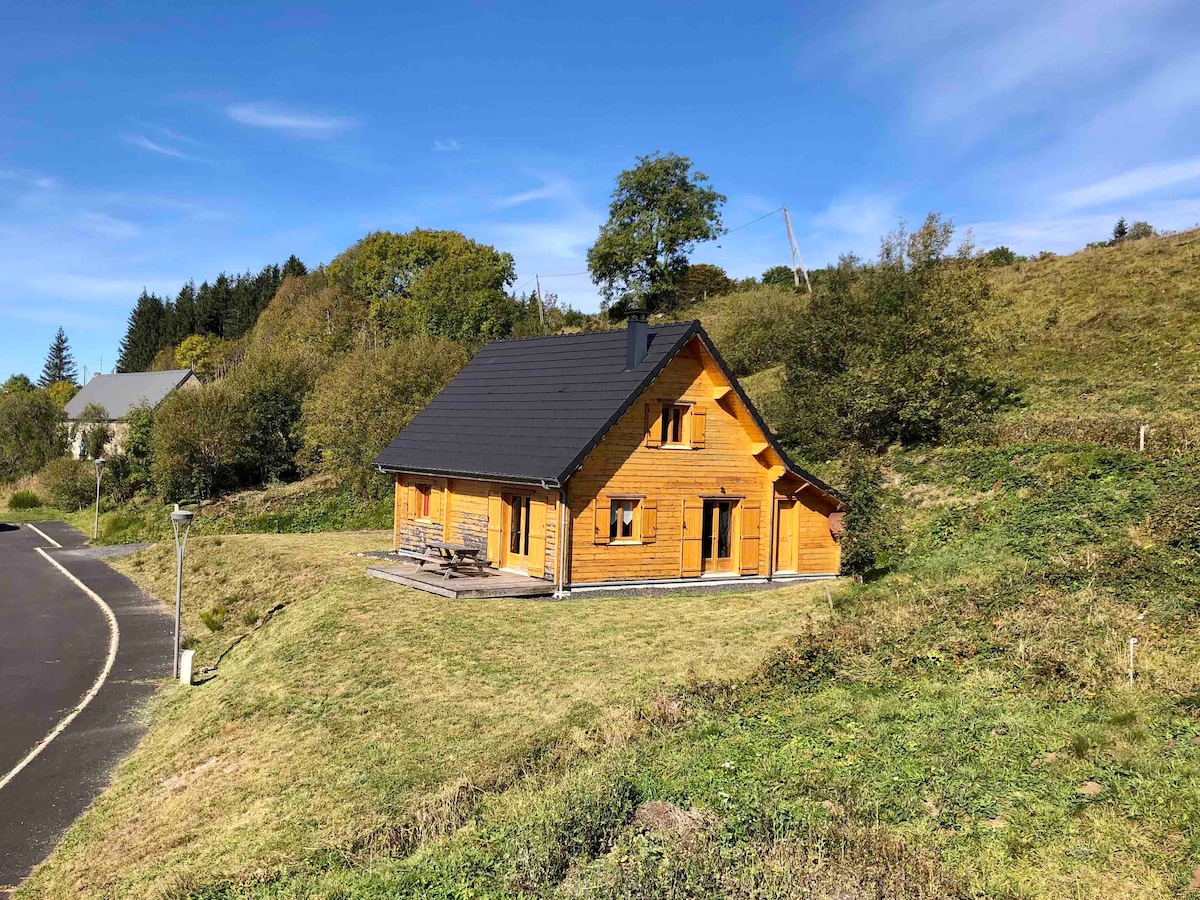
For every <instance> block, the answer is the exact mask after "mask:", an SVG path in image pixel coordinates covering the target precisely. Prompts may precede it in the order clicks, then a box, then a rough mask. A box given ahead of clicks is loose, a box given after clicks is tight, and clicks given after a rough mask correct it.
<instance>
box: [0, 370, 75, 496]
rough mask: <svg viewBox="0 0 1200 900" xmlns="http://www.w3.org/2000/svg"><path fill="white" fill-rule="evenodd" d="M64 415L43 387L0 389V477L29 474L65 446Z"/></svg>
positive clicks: (60, 453)
mask: <svg viewBox="0 0 1200 900" xmlns="http://www.w3.org/2000/svg"><path fill="white" fill-rule="evenodd" d="M64 421H65V417H64V415H63V411H62V407H60V406H58V405H57V404H56V403H55V402H54V401H53V400H51V399H50V397H49V396H48V395H47V394H46V392H45V391H39V390H33V391H3V392H0V480H3V479H8V478H19V477H21V476H23V475H32V474H33V473H34V472H36V471H38V470H39V469H41V468H42V467H43V466H44V465H46V463H47V462H49V461H50V460H52V459H54V458H55V457H56V456H61V455H62V454H63V452H65V450H66V446H67V432H66V429H65V428H64V427H63V423H64Z"/></svg>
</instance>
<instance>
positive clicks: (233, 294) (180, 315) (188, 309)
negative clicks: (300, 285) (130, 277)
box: [117, 254, 308, 372]
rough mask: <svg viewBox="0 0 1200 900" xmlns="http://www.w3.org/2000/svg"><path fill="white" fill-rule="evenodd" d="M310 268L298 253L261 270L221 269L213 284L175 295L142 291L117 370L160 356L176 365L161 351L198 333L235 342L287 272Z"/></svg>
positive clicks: (138, 367)
mask: <svg viewBox="0 0 1200 900" xmlns="http://www.w3.org/2000/svg"><path fill="white" fill-rule="evenodd" d="M307 272H308V269H307V267H306V266H305V265H304V263H303V262H301V261H300V259H298V258H297V257H296V256H295V255H294V254H293V255H292V256H290V257H288V259H287V261H286V262H285V263H284V264H283V265H282V266H280V265H268V266H264V267H263V268H262V270H261V271H259V273H258V274H257V275H254V274H251V273H250V272H245V273H243V274H241V275H235V276H233V277H232V278H231V277H230V276H228V275H226V274H225V273H224V272H222V273H221V274H220V275H218V276H217V277H216V279H214V280H213V282H212V283H211V284H210V283H209V282H208V281H205V282H203V283H202V284H201V285H200V286H199V287H196V283H195V282H194V281H189V282H188V283H187V284H185V285H183V287H181V288H180V289H179V293H178V294H176V295H175V298H174V299H167V298H163V297H159V296H157V295H156V294H152V293H150V292H148V291H146V290H143V291H142V294H141V296H140V297H138V299H137V302H136V303H135V304H134V307H133V311H132V312H131V313H130V314H129V322H128V324H127V326H126V329H125V335H124V337H123V338H122V339H121V344H120V355H119V357H118V359H117V371H118V372H145V371H149V370H150V369H152V368H154V367H155V363H156V361H162V362H164V363H165V364H164V365H163V366H162V367H163V368H172V367H173V361H172V360H165V361H164V360H162V358H161V356H160V354H162V353H163V352H164V351H166V350H169V349H171V348H174V347H177V346H179V345H180V344H182V343H183V342H184V341H185V340H187V338H188V337H190V336H192V335H198V336H201V337H207V338H217V339H223V340H227V341H235V340H237V339H239V338H241V337H243V336H244V335H245V334H247V333H248V332H249V331H250V329H252V328H253V327H254V323H255V322H257V321H258V317H259V315H260V314H261V313H262V311H263V310H264V309H265V308H266V306H267V304H268V303H270V302H271V298H272V297H274V296H275V292H276V291H277V290H279V285H280V284H282V283H283V279H284V278H287V277H288V276H295V277H302V276H304V275H306V274H307Z"/></svg>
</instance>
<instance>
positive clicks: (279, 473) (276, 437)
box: [229, 347, 323, 483]
mask: <svg viewBox="0 0 1200 900" xmlns="http://www.w3.org/2000/svg"><path fill="white" fill-rule="evenodd" d="M322 363H323V360H322V358H321V357H320V356H319V355H317V354H316V353H315V352H313V351H311V350H306V349H304V348H299V349H291V348H285V347H264V348H261V349H258V350H256V351H255V352H253V353H248V354H247V355H246V358H245V360H244V361H243V362H242V364H241V366H239V367H238V369H237V371H236V372H235V373H234V375H233V376H232V377H231V378H230V380H229V381H230V387H231V389H232V390H233V391H235V392H236V393H238V394H239V395H240V396H241V398H242V402H243V403H244V405H245V409H246V413H247V417H248V418H247V422H246V424H247V435H246V437H247V446H246V452H247V457H246V463H247V465H248V466H249V467H251V468H252V469H253V470H254V472H253V476H252V477H253V480H254V481H255V482H258V483H266V482H270V481H278V480H283V479H288V478H292V477H294V476H295V475H296V473H297V467H296V453H297V452H298V451H299V450H300V446H301V441H300V431H299V427H298V426H299V423H300V413H301V409H302V407H303V404H304V398H305V397H306V396H308V392H309V391H311V390H312V388H313V385H314V384H315V383H316V380H317V375H318V373H319V372H320V370H321V367H322Z"/></svg>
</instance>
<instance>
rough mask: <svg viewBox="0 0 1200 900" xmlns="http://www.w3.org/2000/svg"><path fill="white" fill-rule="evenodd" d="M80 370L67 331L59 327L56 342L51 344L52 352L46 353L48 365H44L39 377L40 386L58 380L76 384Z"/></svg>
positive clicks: (55, 337) (48, 384)
mask: <svg viewBox="0 0 1200 900" xmlns="http://www.w3.org/2000/svg"><path fill="white" fill-rule="evenodd" d="M78 378H79V372H78V371H77V370H76V369H75V357H74V356H73V355H72V354H71V345H70V343H68V342H67V333H66V332H65V331H63V330H62V328H59V329H58V333H57V334H55V335H54V342H53V343H52V344H50V352H49V353H47V354H46V365H44V366H43V367H42V377H41V378H39V379H38V386H39V387H50V385H52V384H54V383H55V382H58V381H69V382H70V383H71V384H76V383H77V381H78Z"/></svg>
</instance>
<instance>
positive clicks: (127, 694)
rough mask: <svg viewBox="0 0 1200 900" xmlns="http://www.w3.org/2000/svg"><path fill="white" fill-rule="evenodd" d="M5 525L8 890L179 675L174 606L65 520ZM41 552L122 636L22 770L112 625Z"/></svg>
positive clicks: (98, 784)
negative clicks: (92, 552)
mask: <svg viewBox="0 0 1200 900" xmlns="http://www.w3.org/2000/svg"><path fill="white" fill-rule="evenodd" d="M37 527H38V528H40V529H41V530H42V531H43V532H45V534H46V535H48V536H49V537H51V538H53V539H54V540H55V541H57V542H58V543H60V544H61V545H62V548H61V549H57V548H54V547H53V545H52V544H50V543H49V542H48V541H46V540H45V539H43V538H42V537H41V536H40V535H38V534H37V533H36V532H35V531H33V530H32V529H30V528H28V527H27V526H20V527H13V526H11V525H5V524H2V523H0V783H3V782H4V781H5V780H6V779H8V783H7V784H4V786H3V787H0V898H3V897H5V896H6V892H7V890H9V889H11V888H12V887H14V886H15V885H17V884H18V883H20V881H21V880H22V879H23V878H24V877H25V876H26V875H28V874H29V872H30V870H31V869H32V868H33V867H34V866H35V865H37V863H39V862H41V860H42V859H44V858H45V857H46V855H47V854H49V852H50V851H51V850H52V849H53V848H54V845H55V843H56V842H57V841H58V839H59V838H60V837H61V836H62V833H63V832H64V831H65V830H66V828H67V827H68V826H69V825H70V824H71V823H72V822H73V821H74V820H75V818H76V817H78V816H79V814H80V813H82V812H83V811H84V810H85V809H86V808H87V806H88V804H90V803H91V801H92V800H93V799H94V798H95V797H96V795H97V794H99V793H100V791H101V790H103V789H104V787H105V785H106V784H107V783H108V779H109V777H110V775H111V773H112V770H113V767H114V766H115V765H116V764H117V763H118V762H119V761H120V760H121V759H122V758H123V757H124V756H125V755H126V754H128V753H129V752H130V751H131V750H132V749H133V747H134V746H135V745H136V743H137V741H138V739H139V738H140V737H141V735H142V733H143V732H144V731H145V725H144V722H143V718H142V716H141V710H142V707H143V705H144V703H145V701H146V700H148V699H149V697H150V696H151V695H152V694H153V693H154V691H155V690H156V688H157V687H158V685H159V684H160V683H161V681H162V679H163V678H165V677H167V676H169V675H170V671H171V655H170V654H171V649H170V648H171V620H170V617H169V616H168V615H167V613H166V611H165V610H164V609H163V608H162V607H161V606H160V605H159V604H157V603H155V602H154V601H153V600H151V599H150V598H148V597H146V596H145V595H144V594H143V593H142V592H141V591H140V590H139V589H138V588H137V587H136V586H135V585H134V584H133V583H132V582H130V581H129V580H128V579H126V578H125V577H124V576H121V575H119V574H117V573H116V572H114V571H113V570H112V569H110V568H109V567H108V566H107V565H105V564H104V563H103V562H102V561H101V560H98V559H90V558H87V556H86V554H85V553H83V552H80V551H78V550H76V549H73V548H79V547H81V546H82V544H83V541H84V538H83V535H81V534H80V533H79V532H77V531H75V530H74V529H72V528H69V527H67V526H66V525H63V524H62V523H58V522H39V523H37ZM38 547H41V548H43V549H45V550H46V551H47V552H48V553H49V554H50V555H51V556H52V557H53V558H54V559H55V560H57V561H58V562H59V563H60V564H61V565H62V566H63V567H64V568H66V569H67V570H68V571H69V572H71V574H73V575H74V576H75V577H76V578H78V579H79V580H80V581H82V582H83V583H84V584H85V585H87V586H88V587H89V588H91V590H93V591H94V592H96V593H97V594H99V595H100V597H101V598H102V599H103V600H104V601H105V603H107V604H108V606H109V607H110V608H111V609H112V611H113V614H114V616H115V618H116V620H117V624H118V633H119V642H118V646H117V654H116V658H115V660H114V662H113V666H112V668H111V670H110V671H109V673H108V675H107V677H106V679H105V680H104V681H103V683H102V684H101V685H100V688H99V690H98V692H97V693H95V695H94V696H93V697H92V699H91V700H90V701H89V702H88V703H87V705H86V706H85V707H83V708H82V710H80V711H79V712H78V715H77V716H76V718H75V719H74V720H73V721H71V722H70V724H68V725H67V726H66V728H65V729H63V730H62V731H61V733H59V734H57V735H56V736H55V737H54V738H53V739H52V740H51V741H50V742H49V743H48V744H45V745H44V747H43V748H42V750H41V751H40V752H39V753H38V755H37V756H35V757H34V758H33V759H32V760H31V761H29V762H28V763H27V764H26V765H25V766H24V768H22V769H21V770H20V771H19V772H17V773H16V774H15V775H13V776H12V777H11V779H9V776H10V775H11V773H12V771H13V769H14V767H16V766H18V765H19V764H20V763H21V762H22V761H23V760H24V759H25V758H26V757H27V755H28V754H29V753H30V752H31V751H32V750H34V749H35V748H36V747H37V746H38V744H39V743H40V742H42V741H43V740H44V739H45V738H46V737H47V736H48V735H49V734H50V733H51V732H52V731H54V730H55V728H56V727H57V726H58V724H59V723H60V722H61V721H62V720H63V719H64V717H66V716H68V715H69V714H71V713H72V711H74V710H76V708H77V707H78V705H79V704H80V702H81V701H82V700H83V699H84V698H85V697H86V696H87V695H88V693H89V691H91V690H92V688H93V687H94V686H95V684H96V682H97V679H98V678H99V677H100V675H101V673H102V672H103V671H104V666H105V663H106V662H107V659H108V655H109V652H110V637H111V631H110V626H109V621H108V618H107V616H106V615H105V613H104V611H103V610H102V609H101V607H100V606H99V605H98V604H97V603H96V602H95V601H94V600H93V599H92V598H91V597H89V596H88V595H87V594H86V593H85V592H84V591H82V590H81V589H80V588H79V586H78V585H76V584H75V583H74V582H72V581H71V580H70V579H69V578H67V576H65V575H64V574H63V573H62V572H60V571H59V570H58V569H57V568H55V567H54V566H53V565H52V564H51V563H50V562H48V561H47V560H46V559H45V558H44V557H43V556H42V555H41V554H40V553H38V552H37V549H36V548H38Z"/></svg>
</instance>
